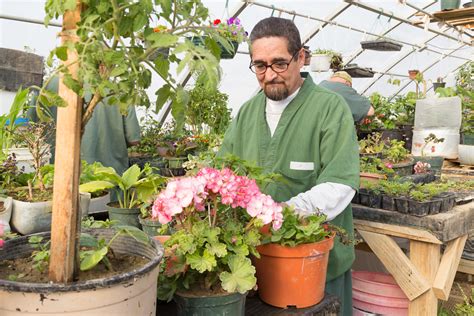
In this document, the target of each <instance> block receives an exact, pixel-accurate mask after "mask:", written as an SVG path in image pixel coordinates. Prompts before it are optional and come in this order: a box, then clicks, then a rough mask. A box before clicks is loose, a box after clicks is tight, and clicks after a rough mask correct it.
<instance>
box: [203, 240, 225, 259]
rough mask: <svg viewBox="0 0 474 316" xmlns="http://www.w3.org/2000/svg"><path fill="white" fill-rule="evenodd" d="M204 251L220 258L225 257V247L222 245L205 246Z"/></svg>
mask: <svg viewBox="0 0 474 316" xmlns="http://www.w3.org/2000/svg"><path fill="white" fill-rule="evenodd" d="M206 249H207V250H208V251H209V253H210V254H212V255H214V256H216V257H219V258H222V257H225V256H226V255H227V247H226V245H225V244H223V243H213V244H206Z"/></svg>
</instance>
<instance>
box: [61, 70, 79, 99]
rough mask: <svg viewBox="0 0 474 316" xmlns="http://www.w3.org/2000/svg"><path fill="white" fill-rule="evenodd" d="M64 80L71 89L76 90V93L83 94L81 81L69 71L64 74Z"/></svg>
mask: <svg viewBox="0 0 474 316" xmlns="http://www.w3.org/2000/svg"><path fill="white" fill-rule="evenodd" d="M63 82H64V84H65V85H66V86H67V87H68V88H69V89H71V90H72V91H74V92H75V93H76V94H78V95H80V94H81V90H82V85H81V84H80V83H79V81H77V80H75V79H74V78H73V77H72V76H71V74H69V73H67V74H64V76H63Z"/></svg>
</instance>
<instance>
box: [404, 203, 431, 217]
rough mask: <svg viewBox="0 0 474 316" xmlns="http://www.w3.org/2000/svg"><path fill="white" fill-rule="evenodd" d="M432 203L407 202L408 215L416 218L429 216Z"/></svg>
mask: <svg viewBox="0 0 474 316" xmlns="http://www.w3.org/2000/svg"><path fill="white" fill-rule="evenodd" d="M432 202H433V201H425V202H420V201H415V200H408V213H409V214H410V215H415V216H418V217H422V216H426V215H428V214H430V210H431V204H432Z"/></svg>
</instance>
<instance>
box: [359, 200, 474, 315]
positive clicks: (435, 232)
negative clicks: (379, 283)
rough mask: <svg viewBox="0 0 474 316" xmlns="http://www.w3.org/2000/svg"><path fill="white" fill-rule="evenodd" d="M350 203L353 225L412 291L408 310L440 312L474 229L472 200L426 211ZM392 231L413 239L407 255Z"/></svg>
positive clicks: (406, 289)
mask: <svg viewBox="0 0 474 316" xmlns="http://www.w3.org/2000/svg"><path fill="white" fill-rule="evenodd" d="M352 209H353V214H354V227H355V229H356V230H357V231H358V232H359V234H360V235H361V236H362V238H363V239H364V241H365V242H366V243H367V244H368V246H369V247H370V248H371V250H372V251H373V252H374V254H375V255H376V256H377V257H378V258H379V259H380V261H381V262H382V263H383V265H384V266H385V268H386V269H387V270H388V271H389V272H390V273H391V274H392V276H393V277H394V278H395V280H396V282H397V283H398V285H399V286H400V287H401V289H402V290H403V292H404V293H405V294H406V296H407V297H408V299H409V301H410V303H409V307H408V314H409V315H417V316H418V315H437V308H438V299H441V300H447V299H448V297H449V293H450V291H451V287H452V284H453V280H454V277H455V275H456V271H457V269H458V265H459V261H460V259H461V255H462V252H463V248H464V244H465V242H466V239H467V236H468V234H469V233H472V232H474V202H470V203H467V204H463V205H457V206H455V207H454V208H453V209H452V210H451V211H449V212H446V213H440V214H436V215H427V216H424V217H416V216H413V215H408V214H402V213H399V212H394V211H387V210H382V209H374V208H370V207H366V206H362V205H358V204H352ZM391 236H394V237H401V238H406V239H408V240H409V242H410V255H409V258H408V257H407V256H406V255H405V254H404V253H403V251H402V250H401V249H400V248H399V246H398V245H397V243H396V242H395V241H394V240H393V239H392V238H391ZM443 244H444V245H446V247H445V249H444V252H443V253H441V245H443Z"/></svg>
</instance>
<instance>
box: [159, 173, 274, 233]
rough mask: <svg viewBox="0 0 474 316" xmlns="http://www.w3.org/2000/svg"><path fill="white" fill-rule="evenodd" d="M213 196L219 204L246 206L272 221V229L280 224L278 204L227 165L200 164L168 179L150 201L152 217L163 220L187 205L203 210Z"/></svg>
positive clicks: (213, 200) (164, 222)
mask: <svg viewBox="0 0 474 316" xmlns="http://www.w3.org/2000/svg"><path fill="white" fill-rule="evenodd" d="M216 199H217V201H218V202H219V203H220V204H223V205H227V206H230V207H232V208H237V207H241V208H243V209H246V211H247V213H248V214H249V215H250V216H251V217H256V218H259V219H261V220H262V222H263V223H264V224H269V223H271V222H273V228H274V229H279V228H280V227H281V224H282V221H283V215H282V207H281V205H279V204H278V203H276V202H275V201H273V199H272V198H271V197H270V196H268V195H265V194H262V193H261V192H260V189H259V188H258V186H257V184H256V183H255V180H253V179H249V178H248V177H245V176H238V175H236V174H235V173H233V172H232V170H230V169H228V168H225V169H223V170H217V169H213V168H203V169H201V170H200V171H199V172H198V174H197V175H196V176H194V177H186V178H181V179H177V180H174V181H171V182H169V183H168V185H167V187H166V188H165V189H164V190H163V191H162V192H160V194H159V195H158V197H157V198H156V200H155V202H154V204H153V208H152V217H153V218H158V221H159V222H160V223H162V224H166V223H168V222H170V221H171V219H172V218H173V216H174V215H176V214H180V213H182V212H183V211H184V210H185V209H186V208H188V207H190V208H193V209H195V210H197V211H203V210H205V207H206V206H207V205H210V206H211V207H213V206H214V202H215V201H216Z"/></svg>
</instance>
